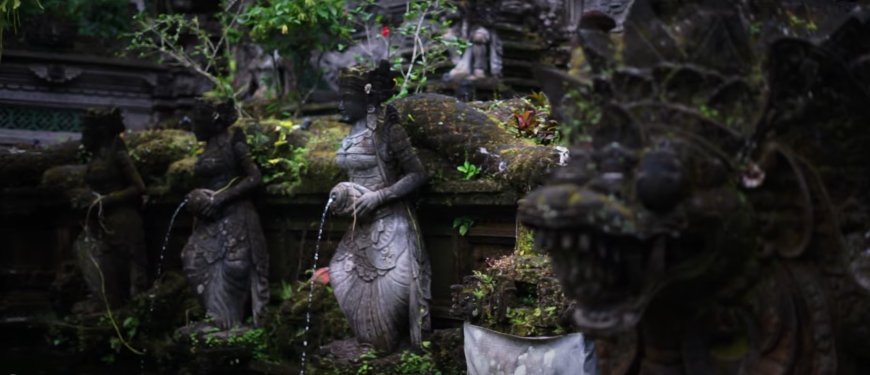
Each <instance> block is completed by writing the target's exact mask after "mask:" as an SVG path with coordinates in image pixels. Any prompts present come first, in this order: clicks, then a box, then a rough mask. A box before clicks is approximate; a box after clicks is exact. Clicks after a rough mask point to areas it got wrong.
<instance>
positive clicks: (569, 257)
mask: <svg viewBox="0 0 870 375" xmlns="http://www.w3.org/2000/svg"><path fill="white" fill-rule="evenodd" d="M535 241H536V247H537V248H539V249H542V250H545V251H547V252H548V253H550V255H551V256H552V257H553V268H554V271H555V272H556V274H557V275H558V276H559V278H560V279H561V280H562V283H563V285H566V286H569V287H567V288H566V292H567V293H569V294H570V297H572V298H574V299H575V300H576V301H577V309H576V311H575V315H574V318H575V321H576V323H577V324H579V325H580V326H582V327H584V328H589V329H596V330H619V329H622V328H628V327H631V326H633V325H635V324H636V323H637V322H638V321H639V320H640V317H641V315H642V313H643V310H644V309H645V308H646V305H647V303H648V302H649V299H650V298H651V296H652V295H653V294H654V292H655V291H656V289H658V285H659V280H661V279H662V276H663V275H664V274H665V272H666V270H667V263H666V261H667V250H668V247H669V245H673V242H674V241H675V240H674V239H672V238H669V237H668V236H666V235H660V236H655V237H654V238H652V239H648V240H641V239H638V238H635V237H631V236H615V235H611V234H605V233H602V232H601V231H599V230H597V229H595V228H592V227H577V228H570V229H560V230H551V229H546V228H536V235H535Z"/></svg>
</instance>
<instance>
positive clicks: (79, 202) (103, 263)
mask: <svg viewBox="0 0 870 375" xmlns="http://www.w3.org/2000/svg"><path fill="white" fill-rule="evenodd" d="M123 131H124V123H123V120H122V118H121V112H120V111H119V110H118V109H113V110H108V111H107V110H91V111H88V112H87V113H86V114H85V116H84V118H83V120H82V146H84V149H85V150H86V151H87V152H89V153H90V154H91V155H92V156H91V159H90V161H89V162H88V165H87V168H86V171H85V176H84V178H85V182H86V183H87V189H84V190H83V191H81V192H80V194H76V195H75V197H74V199H73V205H75V206H78V207H80V208H84V209H86V210H87V213H86V215H85V228H84V231H83V232H82V234H81V235H79V237H78V239H77V240H76V243H75V250H76V256H77V260H78V263H79V266H80V267H81V269H82V273H83V274H84V279H85V281H86V283H87V285H88V288H89V289H90V291H91V292H92V293H93V294H94V297H97V296H102V297H105V300H99V299H92V300H90V301H85V302H83V303H80V304H77V305H76V307H75V308H74V310H76V311H78V312H86V311H99V310H100V309H101V308H103V306H104V304H105V303H106V302H108V304H109V305H111V306H116V305H118V304H120V303H122V302H123V301H124V300H126V299H127V298H128V297H130V296H131V295H133V294H136V293H137V292H140V291H142V290H144V289H145V288H147V282H148V281H147V273H146V272H147V257H146V253H145V235H144V232H143V231H142V217H141V216H140V214H139V207H140V205H141V204H142V200H141V199H142V194H143V193H144V192H145V184H144V183H143V182H142V177H140V176H139V172H137V171H136V167H135V166H134V165H133V161H132V160H131V159H130V155H129V154H128V153H127V147H126V146H125V145H124V141H123V140H122V139H121V137H120V136H119V134H121V133H122V132H123ZM97 298H100V297H97Z"/></svg>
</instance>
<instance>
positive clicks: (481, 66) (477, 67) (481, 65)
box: [447, 25, 502, 80]
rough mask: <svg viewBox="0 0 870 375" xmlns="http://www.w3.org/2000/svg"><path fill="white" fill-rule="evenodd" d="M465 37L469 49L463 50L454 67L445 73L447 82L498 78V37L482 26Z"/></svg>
mask: <svg viewBox="0 0 870 375" xmlns="http://www.w3.org/2000/svg"><path fill="white" fill-rule="evenodd" d="M466 34H467V35H463V36H465V37H466V38H467V39H468V40H469V41H470V42H471V47H469V48H468V49H466V50H465V53H463V54H462V57H461V58H460V59H459V61H458V62H457V63H456V66H455V67H454V68H453V69H452V70H451V71H450V73H447V79H449V80H462V79H468V80H476V79H482V78H487V77H500V76H501V70H502V60H501V54H502V47H501V40H500V39H499V37H498V35H497V34H496V33H495V32H494V31H491V30H489V29H487V28H485V27H483V26H479V25H478V26H475V27H474V28H473V29H472V30H471V32H470V33H466Z"/></svg>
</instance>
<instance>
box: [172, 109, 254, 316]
mask: <svg viewBox="0 0 870 375" xmlns="http://www.w3.org/2000/svg"><path fill="white" fill-rule="evenodd" d="M193 117H194V119H193V132H194V134H195V135H196V138H197V139H198V140H200V141H206V142H207V143H206V147H205V151H204V152H203V153H202V154H201V155H199V157H198V159H197V161H196V165H195V166H194V178H195V180H196V183H197V186H198V187H199V188H197V189H194V190H193V191H191V192H190V193H189V194H188V195H187V208H188V210H189V211H190V212H191V213H193V214H194V215H195V216H196V221H195V223H194V229H193V233H192V234H191V235H190V238H189V239H188V241H187V245H185V247H184V250H183V251H182V253H181V259H182V264H183V266H184V272H185V274H186V275H187V279H188V280H189V281H190V284H191V286H192V287H193V290H194V292H195V293H196V295H197V297H198V298H199V301H200V303H202V305H203V307H204V308H205V310H206V313H207V314H208V316H209V317H210V318H211V319H213V320H214V323H216V325H217V326H218V327H220V328H222V329H229V328H231V327H233V326H238V325H241V323H242V321H243V318H244V315H245V314H244V309H245V306H246V305H247V300H248V298H249V297H250V298H251V307H252V310H253V318H254V324H259V322H260V319H261V318H262V313H263V307H264V306H265V305H266V303H267V302H268V300H269V289H268V288H269V284H268V273H269V254H268V252H267V251H266V240H265V237H264V235H263V229H262V228H261V226H260V218H259V216H258V215H257V211H256V209H255V208H254V205H253V203H252V202H251V200H250V199H249V197H248V195H249V194H250V193H251V190H253V189H254V188H255V187H256V186H257V185H258V184H259V183H260V170H259V169H258V168H257V165H256V164H255V163H254V161H253V160H252V159H251V154H250V151H249V150H248V146H247V144H246V143H245V139H244V135H243V134H242V133H241V131H235V132H233V131H230V130H229V126H230V125H232V124H233V123H234V122H235V121H236V118H237V113H236V109H235V105H234V104H233V103H232V102H225V103H220V104H213V103H209V102H205V101H202V102H199V103H198V104H197V108H196V110H195V113H194V116H193Z"/></svg>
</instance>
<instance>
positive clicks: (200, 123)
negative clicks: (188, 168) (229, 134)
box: [192, 99, 239, 141]
mask: <svg viewBox="0 0 870 375" xmlns="http://www.w3.org/2000/svg"><path fill="white" fill-rule="evenodd" d="M238 118H239V115H238V112H237V111H236V105H235V102H234V101H233V100H232V99H228V100H225V101H221V102H216V101H209V100H199V101H197V103H196V105H195V107H194V111H193V129H192V130H193V134H194V135H195V136H196V139H197V140H199V141H205V140H208V139H209V138H211V137H212V136H214V135H215V134H219V133H221V132H223V131H225V130H226V129H227V128H228V127H230V125H232V124H234V123H235V122H236V120H237V119H238Z"/></svg>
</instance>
